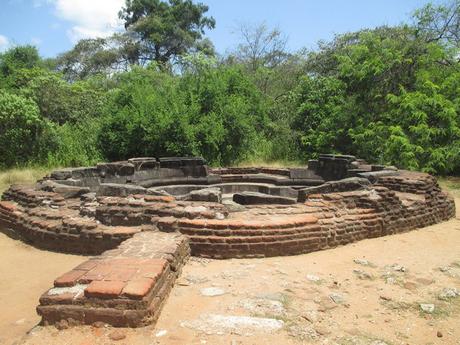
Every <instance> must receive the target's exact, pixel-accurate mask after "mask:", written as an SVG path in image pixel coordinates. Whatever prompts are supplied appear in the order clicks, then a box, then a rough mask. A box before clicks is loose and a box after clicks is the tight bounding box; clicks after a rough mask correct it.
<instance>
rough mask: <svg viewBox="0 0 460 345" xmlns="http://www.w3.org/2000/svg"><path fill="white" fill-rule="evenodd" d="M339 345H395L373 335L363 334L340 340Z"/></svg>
mask: <svg viewBox="0 0 460 345" xmlns="http://www.w3.org/2000/svg"><path fill="white" fill-rule="evenodd" d="M337 343H338V344H340V345H368V344H386V345H392V344H393V343H392V342H390V341H388V340H386V339H383V338H380V337H376V336H374V335H371V334H365V333H361V334H358V335H354V336H349V337H343V338H340V339H338V342H337Z"/></svg>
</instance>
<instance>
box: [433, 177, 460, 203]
mask: <svg viewBox="0 0 460 345" xmlns="http://www.w3.org/2000/svg"><path fill="white" fill-rule="evenodd" d="M438 181H439V185H440V186H441V187H442V188H443V189H447V190H448V191H449V192H451V193H452V195H454V196H456V197H457V198H460V177H454V176H448V177H439V179H438Z"/></svg>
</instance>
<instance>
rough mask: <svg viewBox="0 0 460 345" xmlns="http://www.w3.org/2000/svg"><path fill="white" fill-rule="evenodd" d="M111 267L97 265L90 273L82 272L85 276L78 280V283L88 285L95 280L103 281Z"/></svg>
mask: <svg viewBox="0 0 460 345" xmlns="http://www.w3.org/2000/svg"><path fill="white" fill-rule="evenodd" d="M111 270H112V267H111V266H110V265H108V264H102V263H100V264H98V265H97V266H96V267H94V268H93V269H91V270H90V271H87V272H84V273H85V274H84V275H83V276H81V277H80V279H78V282H79V283H82V284H88V283H91V282H92V281H95V280H103V279H104V278H105V277H106V276H107V275H109V274H110V272H111Z"/></svg>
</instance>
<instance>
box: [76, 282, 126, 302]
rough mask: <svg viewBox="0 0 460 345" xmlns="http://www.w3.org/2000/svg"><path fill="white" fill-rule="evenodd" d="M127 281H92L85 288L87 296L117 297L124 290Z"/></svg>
mask: <svg viewBox="0 0 460 345" xmlns="http://www.w3.org/2000/svg"><path fill="white" fill-rule="evenodd" d="M125 285H126V283H125V282H121V281H104V280H103V281H97V280H95V281H92V282H91V284H89V285H88V287H87V288H86V289H85V296H86V297H98V298H115V297H118V296H119V295H120V293H121V291H122V290H123V288H124V286H125Z"/></svg>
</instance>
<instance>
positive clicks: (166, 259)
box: [37, 231, 190, 327]
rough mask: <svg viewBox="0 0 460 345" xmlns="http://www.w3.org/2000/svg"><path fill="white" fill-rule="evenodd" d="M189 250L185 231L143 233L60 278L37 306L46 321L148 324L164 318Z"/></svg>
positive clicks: (135, 325) (128, 324)
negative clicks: (181, 232) (164, 312)
mask: <svg viewBox="0 0 460 345" xmlns="http://www.w3.org/2000/svg"><path fill="white" fill-rule="evenodd" d="M189 255H190V247H189V246H188V241H187V238H186V237H185V236H182V235H179V234H165V233H160V232H152V231H150V232H143V233H139V234H137V235H135V236H134V237H133V238H131V239H130V240H127V241H125V242H124V243H123V244H122V245H121V246H120V247H119V248H117V249H114V250H110V251H107V252H105V253H104V254H103V255H101V256H99V257H97V258H94V259H90V260H88V261H85V262H84V263H82V264H80V265H78V266H77V267H75V268H74V269H73V270H71V271H69V272H67V273H65V274H63V275H62V276H61V277H59V278H57V279H56V280H55V282H54V288H52V289H50V290H48V291H47V292H45V293H44V294H43V295H42V297H41V298H40V305H39V306H38V307H37V311H38V313H39V314H40V315H41V316H42V320H43V322H44V323H55V322H58V321H60V320H62V319H69V318H72V319H73V320H75V321H77V322H80V323H83V324H92V323H94V322H97V321H100V322H105V323H108V324H111V325H113V326H124V327H126V326H129V327H138V326H143V325H147V324H149V323H152V322H154V321H155V320H156V319H157V318H158V315H159V313H160V310H161V307H162V305H163V303H164V301H165V299H166V297H167V296H168V294H169V292H170V290H171V288H172V285H173V284H174V281H175V279H176V278H177V277H178V275H179V274H180V271H181V268H182V266H183V265H184V264H185V262H186V260H187V259H188V257H189ZM72 288H73V289H77V291H72V290H69V289H72ZM60 289H61V290H60Z"/></svg>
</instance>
